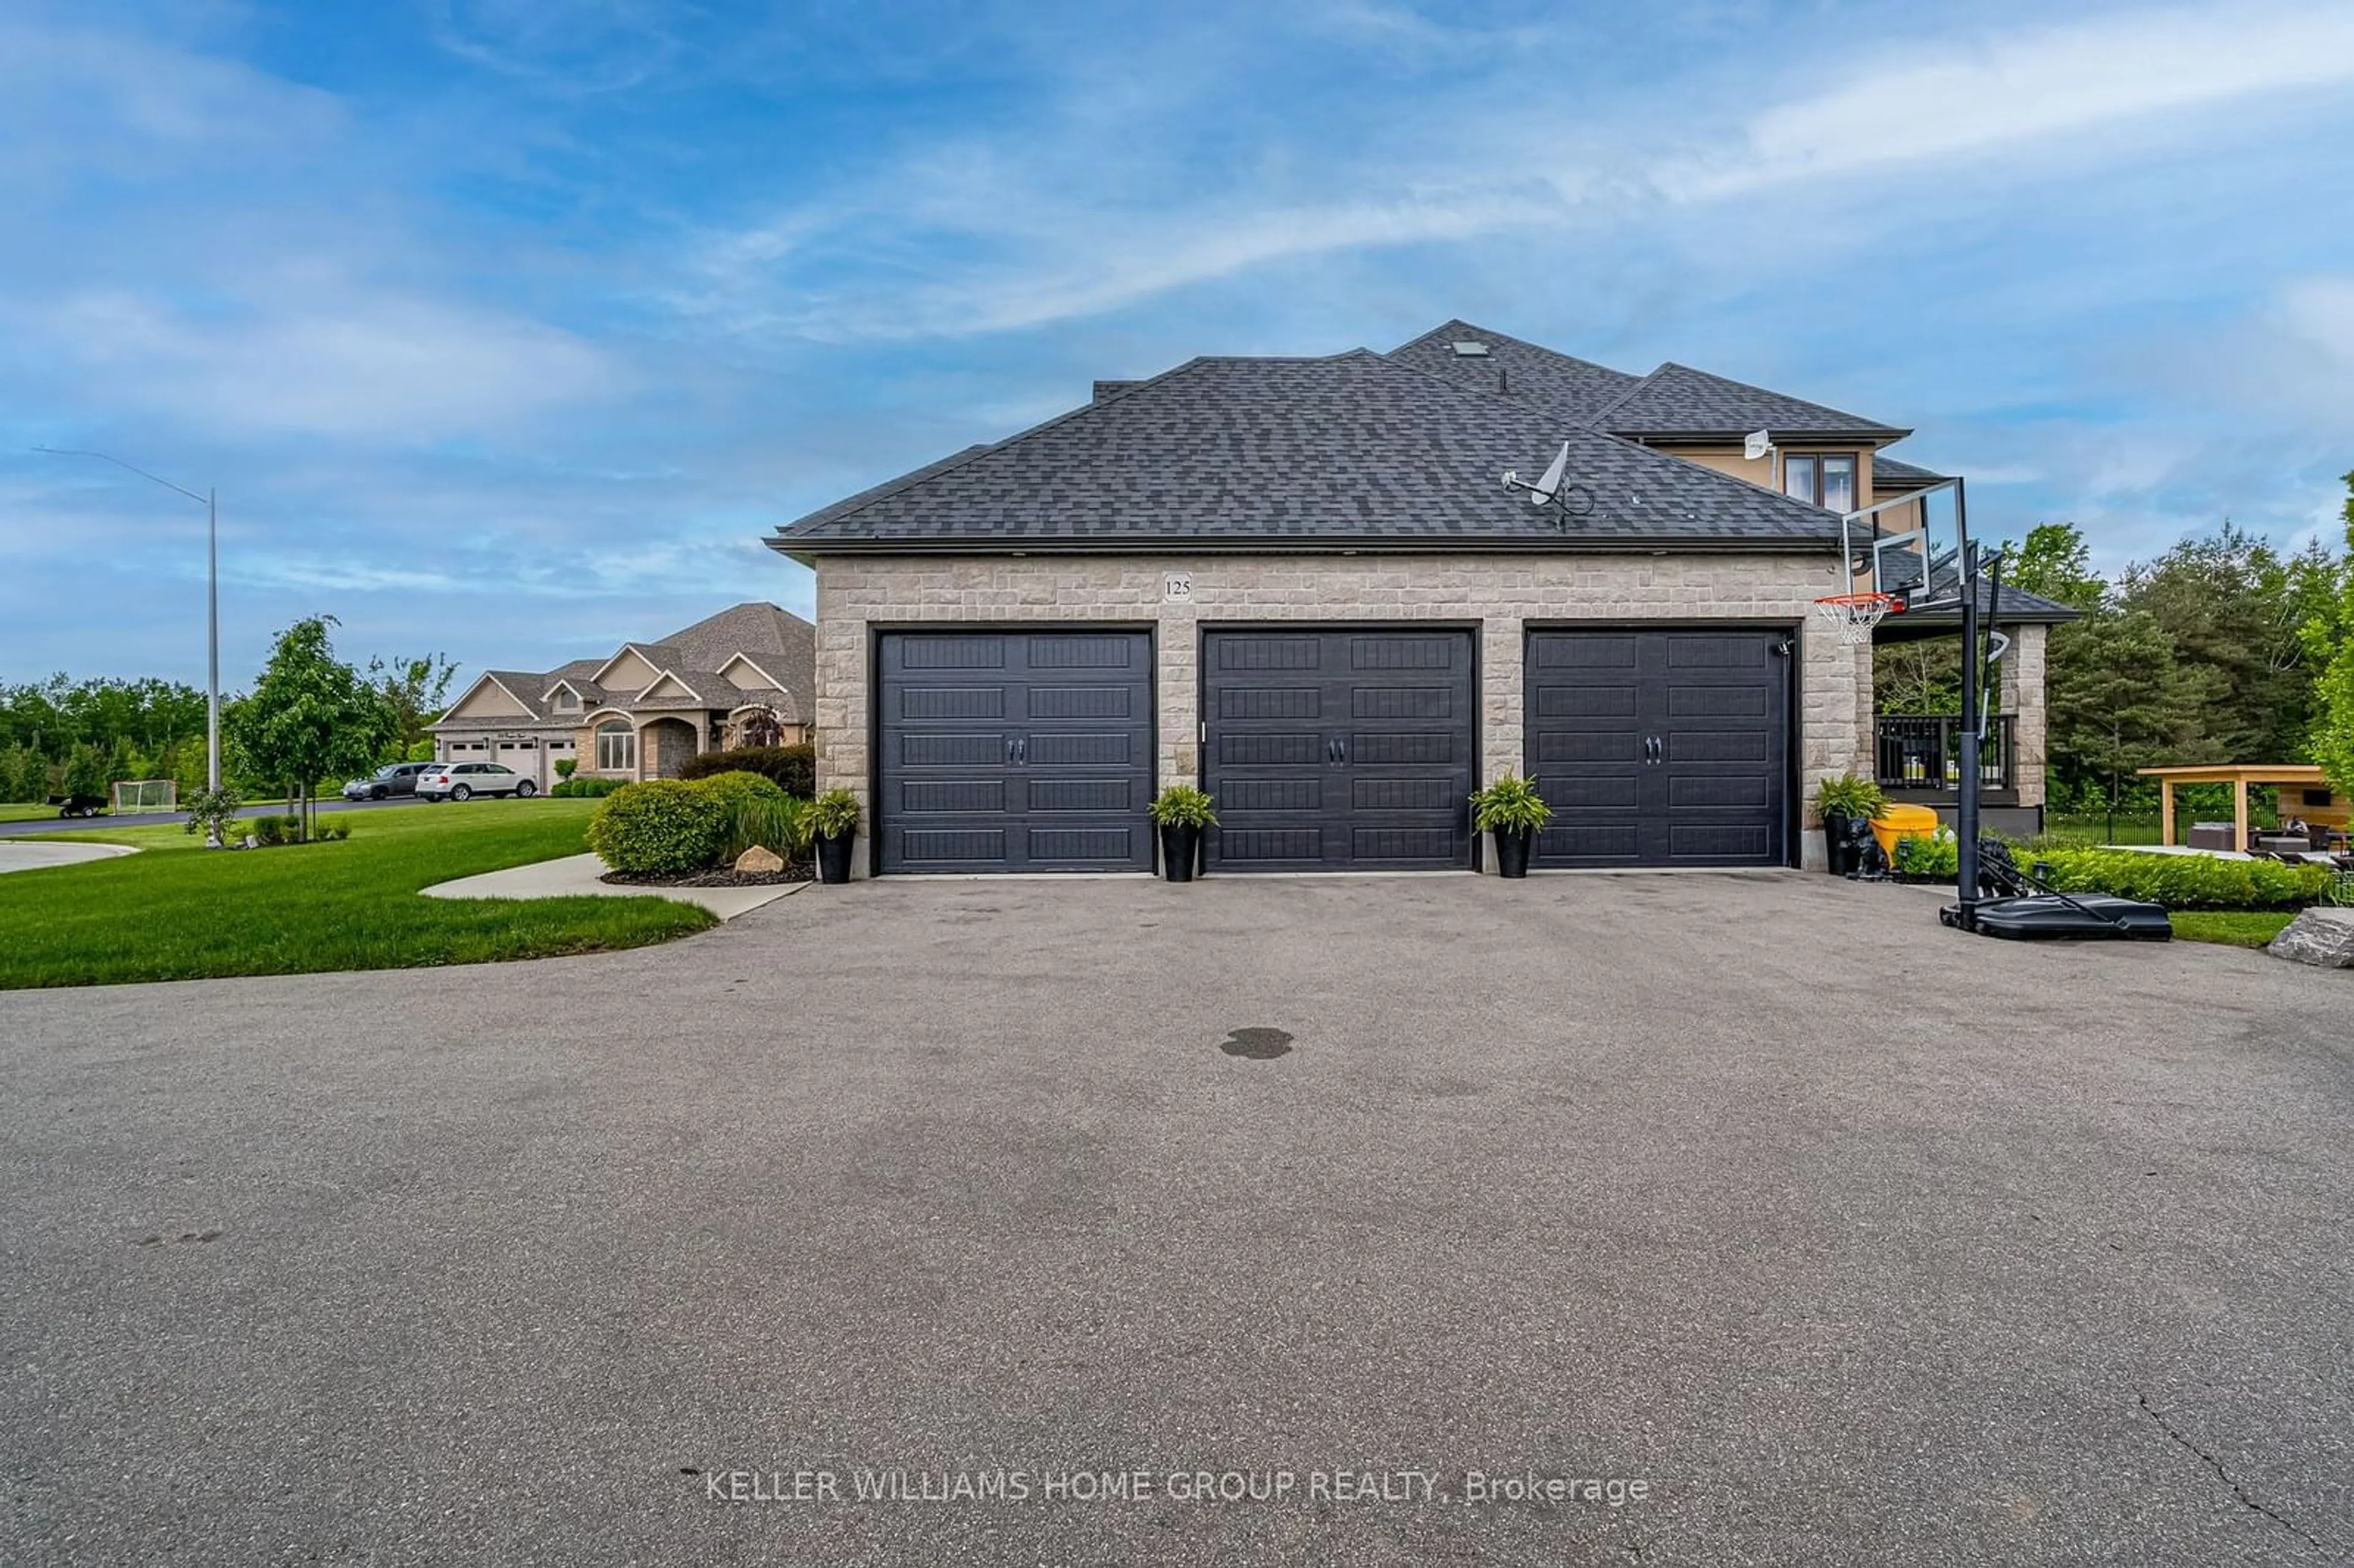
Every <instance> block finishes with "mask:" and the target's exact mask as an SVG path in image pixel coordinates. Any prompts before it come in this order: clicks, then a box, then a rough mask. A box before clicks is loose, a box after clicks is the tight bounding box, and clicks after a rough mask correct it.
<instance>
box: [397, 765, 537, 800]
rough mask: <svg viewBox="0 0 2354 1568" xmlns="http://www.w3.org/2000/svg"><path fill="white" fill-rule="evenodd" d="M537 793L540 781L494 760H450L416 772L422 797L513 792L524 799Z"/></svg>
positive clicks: (466, 798) (512, 793)
mask: <svg viewBox="0 0 2354 1568" xmlns="http://www.w3.org/2000/svg"><path fill="white" fill-rule="evenodd" d="M538 793H539V786H538V785H536V784H535V783H533V782H532V781H531V780H530V779H526V778H525V777H524V776H523V775H522V774H520V773H518V772H516V771H515V770H514V768H502V767H500V766H499V765H498V764H497V763H495V762H451V763H448V764H445V765H444V766H442V767H440V768H429V769H428V770H427V771H425V772H423V773H420V774H419V775H418V776H417V798H418V799H419V800H468V799H471V798H472V797H473V796H476V795H513V796H514V797H515V799H517V800H522V799H523V798H524V797H525V796H526V795H536V794H538Z"/></svg>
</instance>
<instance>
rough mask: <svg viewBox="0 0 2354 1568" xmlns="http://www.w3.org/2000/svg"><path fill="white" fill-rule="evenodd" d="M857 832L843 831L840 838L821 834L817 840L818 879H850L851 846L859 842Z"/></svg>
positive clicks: (845, 880) (833, 880) (824, 880)
mask: <svg viewBox="0 0 2354 1568" xmlns="http://www.w3.org/2000/svg"><path fill="white" fill-rule="evenodd" d="M857 839H858V835H857V834H855V833H843V834H842V835H841V836H840V837H839V838H828V837H826V836H824V835H823V834H820V835H819V837H818V841H817V879H818V880H819V881H820V882H836V883H839V882H848V881H849V880H850V846H851V845H852V844H853V843H855V842H857Z"/></svg>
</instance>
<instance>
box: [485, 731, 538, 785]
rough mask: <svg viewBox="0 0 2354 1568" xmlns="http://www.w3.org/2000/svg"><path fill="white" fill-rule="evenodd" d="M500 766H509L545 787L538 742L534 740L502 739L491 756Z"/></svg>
mask: <svg viewBox="0 0 2354 1568" xmlns="http://www.w3.org/2000/svg"><path fill="white" fill-rule="evenodd" d="M491 760H492V761H493V762H496V763H497V764H498V765H499V766H500V767H502V768H513V769H514V771H516V772H517V773H520V774H522V775H523V776H524V777H525V778H526V779H530V780H531V781H532V782H533V783H535V784H537V785H539V786H540V787H541V788H542V789H545V788H546V784H547V780H546V777H545V776H544V772H543V770H542V768H540V765H539V764H540V751H539V744H538V742H536V741H530V740H523V741H514V740H503V741H501V742H499V748H498V750H497V752H496V753H494V754H493V757H492V758H491Z"/></svg>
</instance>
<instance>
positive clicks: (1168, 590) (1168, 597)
mask: <svg viewBox="0 0 2354 1568" xmlns="http://www.w3.org/2000/svg"><path fill="white" fill-rule="evenodd" d="M1161 603H1163V604H1191V603H1193V573H1191V572H1171V573H1170V574H1169V575H1168V576H1167V577H1162V578H1161Z"/></svg>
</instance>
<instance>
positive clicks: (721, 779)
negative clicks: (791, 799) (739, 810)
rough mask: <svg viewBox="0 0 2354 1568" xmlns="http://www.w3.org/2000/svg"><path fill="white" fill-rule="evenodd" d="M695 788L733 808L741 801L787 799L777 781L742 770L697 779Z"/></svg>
mask: <svg viewBox="0 0 2354 1568" xmlns="http://www.w3.org/2000/svg"><path fill="white" fill-rule="evenodd" d="M695 788H696V789H707V790H709V791H710V792H711V795H712V797H713V798H714V799H716V800H721V801H724V802H726V804H727V805H728V806H729V807H731V808H732V807H733V806H735V804H736V803H737V801H739V800H783V799H785V791H784V788H783V786H781V785H779V783H778V782H777V781H776V780H775V779H769V778H767V777H765V776H763V775H761V774H758V773H747V772H743V771H741V770H740V769H739V770H737V771H734V772H728V773H714V774H710V775H708V776H706V777H705V778H702V779H695Z"/></svg>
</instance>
